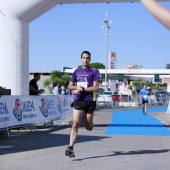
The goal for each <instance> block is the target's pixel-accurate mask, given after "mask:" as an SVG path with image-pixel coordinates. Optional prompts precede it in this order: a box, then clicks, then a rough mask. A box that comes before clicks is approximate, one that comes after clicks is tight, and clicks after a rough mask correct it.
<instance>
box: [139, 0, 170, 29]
mask: <svg viewBox="0 0 170 170" xmlns="http://www.w3.org/2000/svg"><path fill="white" fill-rule="evenodd" d="M141 2H142V3H143V5H144V6H145V7H146V8H147V9H148V11H149V12H150V13H151V14H152V15H153V16H154V17H155V18H157V19H158V20H159V21H160V22H161V23H162V24H164V25H165V26H166V27H167V28H168V29H170V11H169V10H168V9H166V8H164V7H163V6H162V5H160V4H159V3H158V2H157V1H156V0H141Z"/></svg>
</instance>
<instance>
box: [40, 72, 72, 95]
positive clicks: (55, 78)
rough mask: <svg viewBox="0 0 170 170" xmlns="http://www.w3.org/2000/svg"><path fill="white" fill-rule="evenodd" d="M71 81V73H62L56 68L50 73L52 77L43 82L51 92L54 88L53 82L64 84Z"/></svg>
mask: <svg viewBox="0 0 170 170" xmlns="http://www.w3.org/2000/svg"><path fill="white" fill-rule="evenodd" d="M69 81H70V75H69V74H65V73H62V72H60V71H57V70H54V71H52V73H51V74H50V78H49V79H46V80H45V81H44V83H43V85H44V87H47V88H48V89H49V91H50V92H52V90H53V84H54V83H59V84H62V85H64V84H65V83H67V82H69Z"/></svg>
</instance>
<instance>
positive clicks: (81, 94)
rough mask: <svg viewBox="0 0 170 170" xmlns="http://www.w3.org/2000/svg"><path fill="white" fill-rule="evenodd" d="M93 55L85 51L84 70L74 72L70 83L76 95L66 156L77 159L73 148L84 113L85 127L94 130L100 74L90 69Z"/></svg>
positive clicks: (83, 57)
mask: <svg viewBox="0 0 170 170" xmlns="http://www.w3.org/2000/svg"><path fill="white" fill-rule="evenodd" d="M90 60H91V54H90V52H88V51H83V52H82V54H81V62H82V68H78V69H76V70H75V71H74V73H73V75H72V78H71V80H70V82H69V85H68V89H70V90H72V93H73V94H74V95H75V97H74V102H73V104H72V105H73V115H72V128H71V132H70V143H69V146H68V147H67V149H66V151H65V155H66V156H69V157H70V158H72V157H75V155H74V151H73V147H74V143H75V140H76V137H77V134H78V128H79V126H80V123H81V119H82V116H83V113H85V127H86V129H87V130H89V131H91V130H92V129H93V116H94V110H95V108H96V97H97V91H98V88H99V81H100V73H99V70H98V69H96V68H90V66H89V63H90Z"/></svg>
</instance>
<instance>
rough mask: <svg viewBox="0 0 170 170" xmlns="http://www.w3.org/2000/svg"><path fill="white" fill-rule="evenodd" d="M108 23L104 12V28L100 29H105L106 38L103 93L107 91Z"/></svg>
mask: <svg viewBox="0 0 170 170" xmlns="http://www.w3.org/2000/svg"><path fill="white" fill-rule="evenodd" d="M109 23H112V21H110V20H108V14H107V11H106V19H105V20H104V21H103V24H104V26H103V27H102V29H104V28H105V31H106V33H105V36H106V47H105V91H107V89H106V82H107V57H108V36H109V34H108V30H109V29H110V28H111V27H110V26H109Z"/></svg>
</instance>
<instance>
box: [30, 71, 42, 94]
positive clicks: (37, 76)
mask: <svg viewBox="0 0 170 170" xmlns="http://www.w3.org/2000/svg"><path fill="white" fill-rule="evenodd" d="M39 80H40V73H34V78H33V79H32V80H31V81H30V82H29V94H30V95H38V94H39V93H43V92H44V90H43V89H40V90H39V89H38V84H37V81H39Z"/></svg>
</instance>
